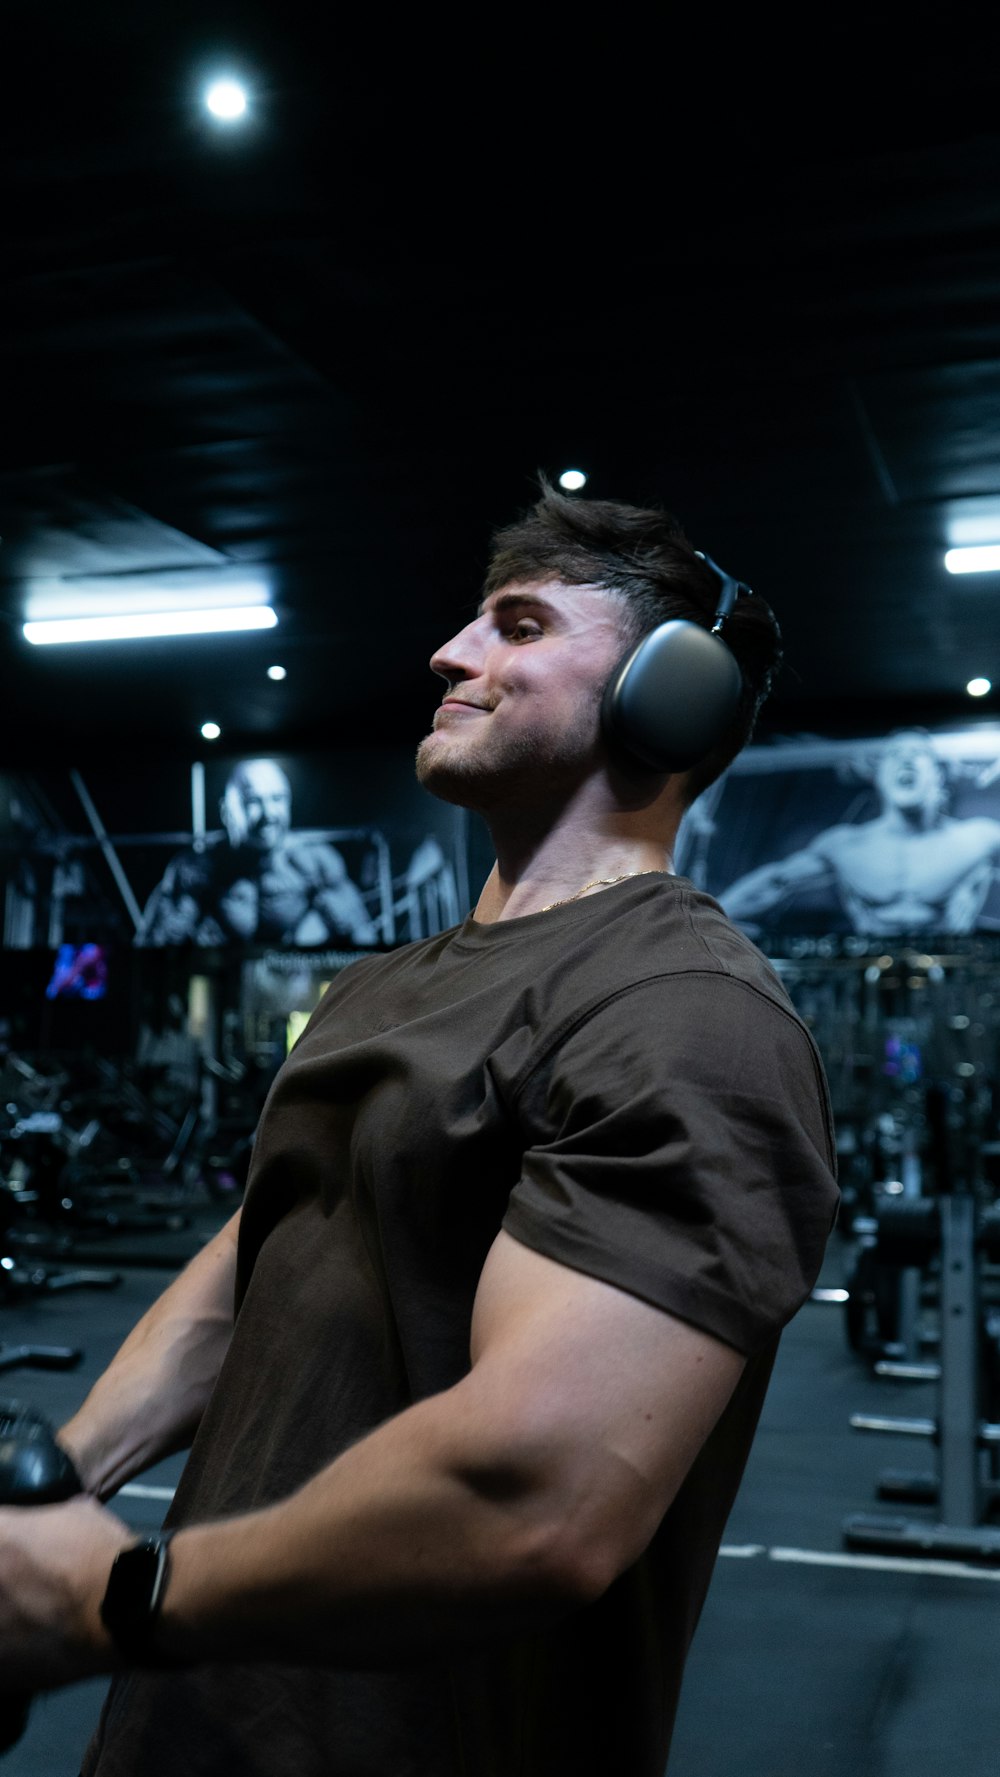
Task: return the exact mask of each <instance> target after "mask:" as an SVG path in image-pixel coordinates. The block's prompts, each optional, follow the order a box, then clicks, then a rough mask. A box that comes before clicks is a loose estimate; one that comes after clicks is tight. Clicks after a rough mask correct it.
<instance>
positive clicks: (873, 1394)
mask: <svg viewBox="0 0 1000 1777" xmlns="http://www.w3.org/2000/svg"><path fill="white" fill-rule="evenodd" d="M214 1225H215V1224H214V1223H212V1221H211V1218H210V1217H205V1218H201V1225H200V1226H199V1227H198V1228H196V1229H195V1230H194V1233H193V1235H191V1236H181V1237H178V1236H176V1235H174V1236H171V1235H163V1236H157V1237H150V1238H149V1239H148V1240H147V1242H146V1245H147V1249H148V1250H147V1253H146V1257H147V1259H148V1258H152V1257H155V1256H157V1246H156V1241H157V1240H158V1241H159V1242H160V1248H161V1254H162V1256H163V1257H164V1259H167V1256H168V1249H169V1256H170V1257H173V1258H175V1259H176V1258H179V1257H180V1256H181V1251H183V1242H184V1240H185V1239H187V1240H188V1241H189V1244H190V1249H191V1250H194V1245H193V1244H191V1242H192V1241H193V1242H194V1243H196V1242H197V1239H198V1237H199V1235H201V1236H204V1235H206V1234H208V1233H210V1232H211V1231H212V1227H213V1226H214ZM133 1244H134V1243H133ZM108 1245H109V1250H108V1251H107V1253H106V1257H107V1258H108V1259H109V1260H112V1259H114V1256H115V1255H114V1243H108ZM178 1247H180V1250H175V1249H178ZM844 1257H845V1255H844V1250H843V1248H842V1246H841V1245H840V1243H839V1242H838V1240H837V1238H836V1237H835V1239H834V1242H833V1244H832V1246H831V1249H830V1252H829V1254H828V1258H827V1264H826V1268H825V1271H824V1276H823V1279H822V1280H821V1281H822V1282H823V1283H824V1284H827V1285H836V1284H838V1283H840V1282H841V1280H842V1279H841V1271H842V1268H843V1264H844ZM119 1268H120V1269H121V1271H122V1279H123V1281H122V1283H121V1286H120V1287H119V1288H118V1289H117V1290H115V1291H113V1292H107V1293H105V1292H100V1293H98V1292H86V1293H85V1294H84V1293H69V1292H68V1293H65V1294H62V1293H60V1294H54V1295H44V1296H39V1297H36V1298H34V1299H32V1300H31V1301H30V1302H28V1303H20V1304H18V1305H16V1306H13V1307H11V1306H7V1307H5V1308H4V1309H3V1320H2V1323H0V1324H2V1329H3V1340H4V1343H5V1344H8V1345H13V1344H20V1343H21V1342H23V1341H33V1342H35V1343H37V1344H46V1345H57V1344H79V1345H82V1346H83V1347H84V1348H85V1357H84V1361H83V1363H82V1364H81V1365H80V1367H79V1369H77V1370H76V1371H75V1372H73V1373H57V1372H52V1371H41V1370H34V1371H29V1370H20V1371H17V1372H14V1373H11V1374H9V1375H8V1376H6V1377H5V1378H4V1386H3V1388H2V1390H0V1392H2V1393H3V1394H4V1395H6V1397H7V1398H12V1397H13V1398H19V1399H22V1400H24V1401H27V1402H31V1403H32V1404H34V1405H36V1406H38V1407H39V1408H41V1409H42V1411H44V1412H46V1413H48V1414H49V1415H50V1416H51V1417H52V1418H53V1419H54V1420H55V1421H57V1422H58V1421H59V1420H60V1419H61V1418H64V1417H65V1416H66V1415H67V1414H68V1413H69V1412H70V1410H71V1409H72V1408H73V1406H74V1405H75V1404H76V1403H77V1401H78V1400H79V1399H80V1398H81V1395H82V1394H83V1393H84V1392H85V1391H86V1388H87V1386H88V1385H89V1382H90V1380H91V1379H92V1378H93V1377H94V1376H95V1375H96V1374H97V1373H98V1372H99V1370H100V1369H102V1368H103V1366H104V1365H105V1363H106V1362H107V1361H108V1359H109V1358H110V1357H111V1355H112V1353H113V1351H114V1350H115V1348H116V1347H117V1345H118V1344H119V1342H120V1340H121V1338H122V1337H123V1335H124V1333H125V1331H126V1330H127V1328H128V1327H129V1326H130V1325H131V1324H132V1323H133V1322H134V1321H135V1320H136V1319H137V1318H138V1317H139V1315H140V1314H141V1313H142V1312H143V1310H144V1308H145V1307H146V1306H147V1304H148V1303H149V1302H150V1301H151V1300H152V1299H153V1297H154V1296H155V1295H156V1294H158V1293H159V1291H160V1290H161V1289H162V1288H163V1287H165V1285H166V1284H167V1283H168V1282H169V1281H170V1278H171V1277H172V1276H173V1275H174V1274H175V1272H174V1270H172V1269H170V1268H168V1265H167V1264H165V1265H164V1267H163V1268H153V1267H150V1266H148V1265H145V1266H143V1267H141V1268H140V1267H137V1266H132V1265H122V1264H120V1263H119ZM842 1314H843V1311H842V1309H840V1308H839V1307H836V1306H827V1305H821V1304H818V1303H809V1304H807V1306H806V1307H805V1308H804V1309H803V1311H802V1313H801V1314H800V1315H799V1316H798V1318H797V1320H796V1321H795V1322H794V1323H793V1325H792V1326H791V1327H790V1328H789V1329H788V1332H787V1333H786V1335H785V1339H784V1342H783V1345H782V1350H781V1354H780V1356H779V1360H778V1365H777V1368H776V1371H775V1376H774V1381H773V1384H772V1387H771V1392H770V1395H769V1397H768V1401H767V1405H766V1407H765V1409H764V1416H763V1420H762V1422H761V1427H760V1431H759V1433H758V1436H757V1441H756V1444H755V1447H754V1451H753V1455H752V1457H751V1460H750V1465H749V1468H748V1471H747V1475H746V1478H745V1480H744V1484H743V1488H742V1491H741V1493H740V1497H739V1499H738V1500H737V1503H736V1507H735V1509H734V1512H733V1515H732V1518H731V1520H730V1523H729V1527H728V1529H727V1532H726V1539H725V1544H724V1548H723V1553H722V1556H721V1558H720V1560H719V1563H718V1567H717V1569H716V1574H715V1579H714V1581H713V1584H712V1590H711V1592H710V1595H709V1599H708V1603H707V1605H706V1608H705V1613H704V1616H703V1618H702V1622H701V1626H700V1628H699V1630H698V1635H697V1637H696V1640H695V1644H694V1648H693V1650H692V1654H691V1657H690V1660H689V1663H688V1671H687V1678H686V1681H685V1691H684V1697H683V1700H682V1705H681V1712H680V1718H679V1721H678V1726H677V1734H676V1739H675V1745H674V1752H673V1756H672V1758H671V1762H670V1777H801V1773H802V1772H803V1771H804V1770H808V1771H809V1773H810V1777H842V1773H843V1772H844V1771H849V1772H850V1773H851V1777H996V1772H997V1770H998V1765H1000V1753H998V1747H1000V1696H998V1686H997V1678H996V1669H997V1664H998V1657H997V1647H998V1638H997V1628H996V1621H997V1612H998V1610H1000V1568H982V1569H977V1568H975V1567H967V1566H966V1567H963V1566H962V1565H961V1564H960V1563H957V1562H949V1561H935V1562H928V1561H919V1560H912V1559H907V1558H906V1557H898V1558H892V1559H888V1560H884V1561H880V1560H879V1558H878V1557H872V1556H858V1555H851V1554H849V1553H847V1552H846V1551H845V1549H844V1544H843V1537H842V1529H841V1527H842V1522H843V1519H844V1518H845V1516H847V1515H848V1514H849V1513H851V1512H856V1511H871V1510H874V1509H875V1508H876V1497H875V1483H876V1479H877V1475H878V1472H879V1470H881V1469H882V1468H886V1467H897V1468H907V1467H910V1468H913V1467H918V1468H919V1467H926V1466H929V1464H930V1460H931V1453H930V1451H929V1450H928V1448H927V1446H926V1445H924V1444H922V1443H918V1442H917V1440H915V1439H912V1438H900V1437H898V1436H893V1437H875V1436H871V1435H867V1436H866V1435H865V1434H862V1433H857V1432H852V1431H851V1430H850V1428H849V1425H848V1418H849V1415H850V1414H851V1413H852V1412H868V1413H873V1412H874V1413H889V1414H892V1413H904V1414H908V1415H909V1414H913V1415H920V1414H924V1413H933V1412H934V1404H935V1390H934V1387H933V1385H931V1384H927V1383H904V1382H889V1381H881V1380H876V1379H875V1378H874V1377H872V1376H871V1375H870V1374H869V1373H868V1371H867V1369H866V1367H865V1366H864V1365H863V1364H862V1362H861V1361H860V1360H859V1359H858V1358H857V1357H856V1356H855V1355H854V1354H853V1353H851V1352H850V1351H849V1350H848V1348H847V1345H846V1342H845V1339H844V1331H843V1319H842ZM180 1463H181V1459H180V1458H174V1459H172V1460H171V1461H169V1462H167V1463H163V1464H161V1465H160V1466H159V1467H158V1468H157V1469H155V1470H153V1471H151V1472H150V1473H149V1474H147V1475H145V1476H143V1478H142V1483H141V1486H140V1485H135V1486H133V1487H130V1488H128V1489H126V1490H125V1491H124V1492H123V1493H122V1494H119V1496H118V1500H117V1504H116V1509H117V1510H118V1511H119V1512H120V1513H121V1514H122V1516H123V1517H125V1518H126V1519H127V1521H128V1522H129V1523H130V1524H132V1525H133V1526H134V1527H135V1528H136V1529H140V1528H150V1527H155V1526H157V1525H158V1524H159V1522H160V1520H161V1518H162V1515H163V1512H164V1510H165V1502H166V1500H167V1498H168V1497H169V1492H170V1489H171V1488H172V1486H173V1484H174V1483H175V1481H176V1478H177V1475H178V1473H179V1469H180ZM914 1515H918V1516H919V1515H921V1514H920V1513H919V1512H916V1513H915V1514H914ZM923 1515H930V1514H929V1513H927V1512H925V1513H924V1514H923ZM103 1690H104V1685H103V1682H100V1683H88V1684H84V1685H79V1686H76V1687H74V1688H73V1689H71V1690H69V1691H63V1692H59V1693H56V1694H53V1695H52V1696H49V1697H45V1698H42V1699H40V1700H39V1701H38V1702H37V1703H36V1705H35V1708H34V1710H33V1713H32V1717H31V1721H30V1723H29V1727H28V1731H27V1733H26V1735H25V1737H24V1739H23V1740H22V1741H21V1743H20V1744H19V1746H17V1747H16V1748H15V1749H14V1750H13V1751H12V1752H11V1753H10V1754H9V1755H8V1757H7V1759H6V1761H5V1777H76V1774H77V1771H78V1769H79V1759H80V1755H81V1752H82V1750H83V1747H84V1746H85V1744H86V1742H87V1739H88V1737H89V1734H90V1730H91V1727H92V1725H93V1723H94V1721H95V1719H96V1716H97V1713H98V1710H99V1708H100V1701H101V1697H102V1695H103ZM137 1777H138V1774H137ZM609 1777H610V1774H609ZM614 1777H619V1774H618V1773H615V1774H614ZM620 1777H628V1773H621V1774H620Z"/></svg>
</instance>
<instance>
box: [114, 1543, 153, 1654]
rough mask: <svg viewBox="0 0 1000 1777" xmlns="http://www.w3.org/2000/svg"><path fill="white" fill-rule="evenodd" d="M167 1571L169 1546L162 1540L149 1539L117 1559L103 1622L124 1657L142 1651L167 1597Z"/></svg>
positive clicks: (123, 1552)
mask: <svg viewBox="0 0 1000 1777" xmlns="http://www.w3.org/2000/svg"><path fill="white" fill-rule="evenodd" d="M166 1569H167V1542H166V1540H165V1539H162V1538H160V1537H148V1538H146V1540H145V1541H144V1542H141V1543H137V1544H135V1545H134V1547H132V1548H131V1549H123V1550H122V1551H121V1554H119V1555H116V1557H115V1560H114V1563H113V1565H112V1568H111V1575H110V1578H109V1580H108V1589H107V1591H106V1592H105V1594H104V1602H103V1603H102V1605H101V1620H102V1621H103V1623H104V1626H105V1628H106V1629H107V1630H108V1632H109V1634H110V1635H111V1636H112V1637H113V1638H114V1640H115V1641H116V1642H117V1643H118V1644H119V1646H120V1647H121V1651H122V1652H123V1653H126V1654H134V1653H135V1652H136V1651H141V1643H142V1641H143V1638H144V1636H146V1635H148V1633H149V1630H150V1628H151V1626H152V1623H153V1621H154V1620H155V1617H156V1612H157V1609H158V1608H159V1604H160V1599H161V1597H162V1595H163V1590H164V1580H165V1577H166ZM137 1641H138V1643H139V1644H140V1646H139V1649H138V1650H137V1648H136V1642H137ZM129 1643H131V1645H129Z"/></svg>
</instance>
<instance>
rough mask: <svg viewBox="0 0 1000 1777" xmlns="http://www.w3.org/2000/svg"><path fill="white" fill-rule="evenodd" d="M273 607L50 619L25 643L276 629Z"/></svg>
mask: <svg viewBox="0 0 1000 1777" xmlns="http://www.w3.org/2000/svg"><path fill="white" fill-rule="evenodd" d="M277 621H278V618H277V615H276V613H275V612H274V611H273V610H272V609H271V606H270V605H229V606H223V608H222V609H221V610H216V611H132V612H126V613H122V614H121V615H119V616H114V617H47V618H44V619H40V620H39V621H38V622H35V623H26V624H25V625H24V638H25V641H28V642H32V643H34V645H35V647H44V646H46V645H47V644H49V643H52V642H121V641H133V640H138V639H141V638H144V637H149V636H206V635H218V634H221V633H222V632H224V631H227V630H235V629H274V627H275V625H276V624H277Z"/></svg>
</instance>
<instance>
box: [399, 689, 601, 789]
mask: <svg viewBox="0 0 1000 1777" xmlns="http://www.w3.org/2000/svg"><path fill="white" fill-rule="evenodd" d="M439 732H440V731H439V730H435V731H434V732H432V733H431V734H429V735H427V736H426V737H425V739H424V740H422V741H421V743H420V745H419V747H418V748H417V757H416V773H417V782H418V783H419V784H421V785H422V786H423V788H424V789H425V790H429V791H430V793H431V795H432V796H437V797H438V798H439V799H440V800H441V801H442V802H452V803H455V804H456V805H457V806H458V807H460V808H471V809H474V810H476V811H477V812H479V813H482V814H487V813H488V812H489V811H490V810H491V809H494V808H498V807H501V806H510V804H511V803H514V802H517V803H520V804H522V805H523V806H524V808H525V810H526V811H527V809H528V808H529V807H532V806H533V805H534V804H535V803H536V802H538V801H539V800H540V799H546V800H547V799H550V798H551V797H552V795H553V793H554V792H557V791H558V788H559V786H560V785H561V784H565V785H567V786H568V785H569V784H570V782H578V781H579V779H580V777H581V775H582V774H583V772H584V771H585V770H586V769H589V766H590V763H591V760H592V755H593V749H594V737H593V734H592V733H591V725H590V723H589V722H586V721H585V719H584V717H583V713H582V712H581V717H580V720H579V722H578V723H576V724H574V727H573V729H572V730H570V731H566V730H564V731H563V733H562V734H560V735H558V736H556V737H552V736H551V735H549V736H544V737H543V736H539V735H531V734H524V733H521V734H506V735H503V736H502V737H497V736H496V735H489V736H488V744H487V745H485V746H484V747H482V748H481V749H480V748H479V747H478V746H476V745H475V744H473V745H471V746H469V745H446V746H440V745H438V744H437V735H438V733H439ZM457 738H458V737H457V736H455V739H456V740H457ZM484 739H487V737H486V736H484ZM588 742H589V744H588Z"/></svg>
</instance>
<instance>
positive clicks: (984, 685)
mask: <svg viewBox="0 0 1000 1777" xmlns="http://www.w3.org/2000/svg"><path fill="white" fill-rule="evenodd" d="M965 689H966V691H967V692H968V693H969V696H970V697H985V696H986V693H987V692H988V691H992V689H993V686H992V685H991V683H990V681H989V679H970V680H969V683H968V684H967V685H966V687H965Z"/></svg>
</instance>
